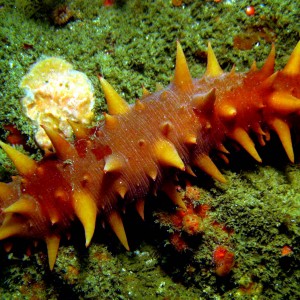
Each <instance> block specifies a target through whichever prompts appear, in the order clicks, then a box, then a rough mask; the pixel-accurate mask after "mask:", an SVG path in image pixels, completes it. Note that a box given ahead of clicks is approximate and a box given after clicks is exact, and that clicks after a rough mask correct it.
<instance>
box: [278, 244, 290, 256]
mask: <svg viewBox="0 0 300 300" xmlns="http://www.w3.org/2000/svg"><path fill="white" fill-rule="evenodd" d="M290 253H293V250H292V248H291V247H290V246H288V245H284V246H283V247H282V249H281V256H287V255H289V254H290Z"/></svg>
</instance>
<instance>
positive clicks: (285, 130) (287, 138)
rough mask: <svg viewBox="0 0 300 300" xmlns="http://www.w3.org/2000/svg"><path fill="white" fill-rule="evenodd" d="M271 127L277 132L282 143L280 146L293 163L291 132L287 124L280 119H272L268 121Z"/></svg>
mask: <svg viewBox="0 0 300 300" xmlns="http://www.w3.org/2000/svg"><path fill="white" fill-rule="evenodd" d="M270 125H271V126H272V128H273V129H274V130H275V132H276V133H277V134H278V136H279V139H280V141H281V143H282V146H283V148H284V150H285V152H286V154H287V156H288V158H289V160H290V161H291V162H292V163H293V162H294V151H293V145H292V139H291V132H290V128H289V126H288V124H287V123H286V122H284V121H283V120H281V119H274V120H272V122H271V123H270Z"/></svg>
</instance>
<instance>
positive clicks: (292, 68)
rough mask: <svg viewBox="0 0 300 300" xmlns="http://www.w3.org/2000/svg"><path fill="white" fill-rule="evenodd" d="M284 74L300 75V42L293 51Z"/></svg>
mask: <svg viewBox="0 0 300 300" xmlns="http://www.w3.org/2000/svg"><path fill="white" fill-rule="evenodd" d="M282 72H283V73H284V74H286V75H290V76H293V75H299V74H300V41H299V42H298V44H297V45H296V47H295V49H294V50H293V52H292V54H291V56H290V58H289V60H288V62H287V64H286V66H285V67H284V68H283V70H282Z"/></svg>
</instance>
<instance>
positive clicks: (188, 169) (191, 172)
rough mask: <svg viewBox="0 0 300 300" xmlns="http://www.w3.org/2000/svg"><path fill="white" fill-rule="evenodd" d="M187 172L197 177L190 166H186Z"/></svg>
mask: <svg viewBox="0 0 300 300" xmlns="http://www.w3.org/2000/svg"><path fill="white" fill-rule="evenodd" d="M185 172H186V173H187V174H189V175H191V176H193V177H197V175H196V174H195V173H194V171H193V170H192V168H191V166H190V165H186V166H185Z"/></svg>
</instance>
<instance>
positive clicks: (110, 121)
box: [103, 113, 118, 129]
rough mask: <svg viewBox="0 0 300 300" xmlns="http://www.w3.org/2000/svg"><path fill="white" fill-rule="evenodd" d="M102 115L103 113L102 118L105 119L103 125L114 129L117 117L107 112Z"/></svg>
mask: <svg viewBox="0 0 300 300" xmlns="http://www.w3.org/2000/svg"><path fill="white" fill-rule="evenodd" d="M103 115H104V119H105V127H106V128H108V129H115V128H116V127H117V124H118V119H117V118H116V117H114V116H111V115H109V114H107V113H103Z"/></svg>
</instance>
